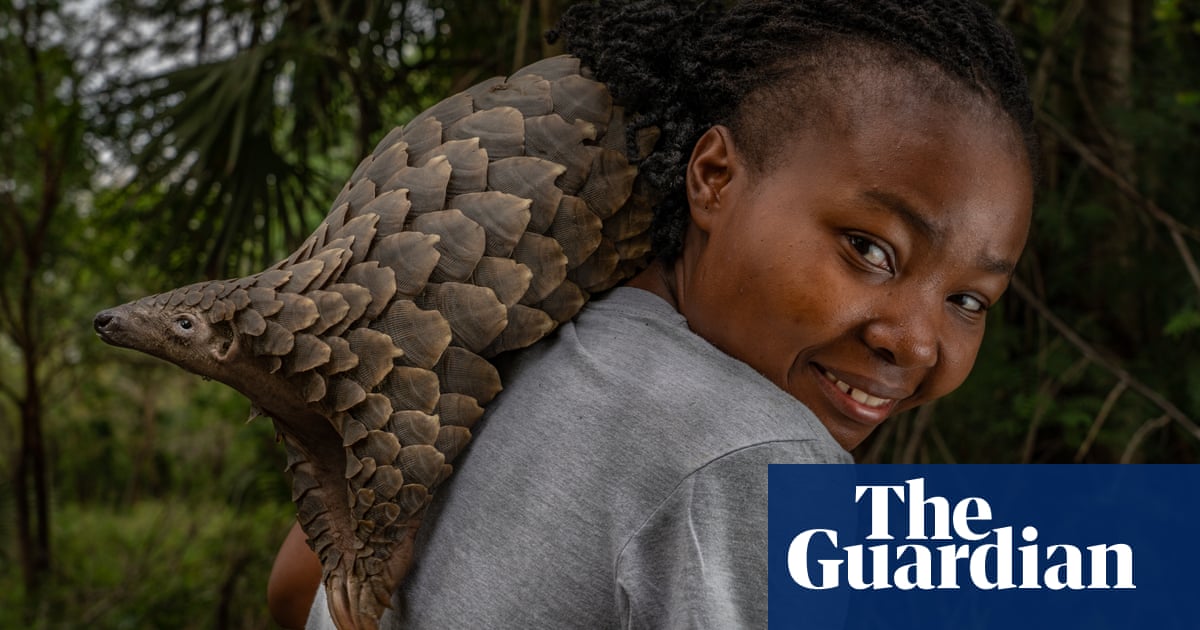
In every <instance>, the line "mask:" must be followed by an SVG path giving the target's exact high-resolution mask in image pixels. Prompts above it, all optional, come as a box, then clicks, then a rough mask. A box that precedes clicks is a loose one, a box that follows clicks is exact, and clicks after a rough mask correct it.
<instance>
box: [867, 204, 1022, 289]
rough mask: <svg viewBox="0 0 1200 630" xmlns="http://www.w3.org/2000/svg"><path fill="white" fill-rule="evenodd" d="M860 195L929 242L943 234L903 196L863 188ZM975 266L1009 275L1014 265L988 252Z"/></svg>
mask: <svg viewBox="0 0 1200 630" xmlns="http://www.w3.org/2000/svg"><path fill="white" fill-rule="evenodd" d="M862 196H863V197H865V198H867V199H868V200H870V201H872V202H874V203H875V204H876V205H878V206H880V207H881V208H882V209H883V210H885V211H888V212H891V213H892V214H894V215H896V216H897V217H900V220H901V221H903V222H904V223H905V224H907V225H908V226H909V228H911V229H912V230H913V231H915V232H918V233H920V234H921V235H922V236H924V237H925V238H926V239H927V240H928V241H929V242H930V243H937V242H939V241H940V240H942V238H943V237H944V235H945V230H944V229H943V228H941V227H939V226H937V225H936V224H934V223H933V222H931V221H930V220H929V219H927V218H925V216H924V215H922V214H921V213H920V212H919V211H917V210H916V209H915V208H913V206H912V205H911V204H909V203H908V201H907V200H905V199H904V198H903V197H901V196H899V195H896V194H893V193H890V192H887V191H884V190H865V191H863V193H862ZM975 266H976V267H978V268H979V269H981V270H983V271H984V272H986V273H989V274H995V275H1001V276H1011V275H1012V273H1013V270H1014V269H1015V268H1016V265H1015V264H1014V263H1013V262H1012V261H1009V260H1005V259H1003V258H997V257H995V256H991V255H988V254H980V255H979V257H978V258H976V259H975Z"/></svg>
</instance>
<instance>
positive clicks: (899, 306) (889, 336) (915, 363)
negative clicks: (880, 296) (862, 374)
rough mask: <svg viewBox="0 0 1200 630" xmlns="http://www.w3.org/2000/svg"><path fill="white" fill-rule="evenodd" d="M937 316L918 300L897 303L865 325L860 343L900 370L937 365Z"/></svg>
mask: <svg viewBox="0 0 1200 630" xmlns="http://www.w3.org/2000/svg"><path fill="white" fill-rule="evenodd" d="M940 317H941V312H940V311H939V310H938V309H936V308H933V307H931V306H929V305H928V304H923V303H921V301H920V300H903V301H897V303H896V304H894V305H892V307H891V308H888V309H886V310H884V311H881V312H880V313H879V315H878V316H876V317H874V318H873V319H872V320H871V321H870V322H868V323H867V325H866V327H865V328H864V330H863V341H864V342H865V343H866V344H867V346H869V347H870V348H871V350H872V351H873V352H875V353H876V354H877V355H879V356H880V357H882V358H883V359H884V360H886V361H888V362H889V363H892V364H894V365H897V366H899V367H903V368H931V367H933V366H934V365H936V364H937V362H938V354H939V348H938V346H939V342H938V332H937V322H938V320H939V319H940Z"/></svg>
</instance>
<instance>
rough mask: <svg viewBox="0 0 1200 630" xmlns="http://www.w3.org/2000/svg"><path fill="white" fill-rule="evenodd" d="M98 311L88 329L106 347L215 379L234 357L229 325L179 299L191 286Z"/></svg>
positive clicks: (238, 346) (236, 344)
mask: <svg viewBox="0 0 1200 630" xmlns="http://www.w3.org/2000/svg"><path fill="white" fill-rule="evenodd" d="M203 284H209V283H202V284H200V285H192V286H189V287H182V288H180V289H176V290H174V291H171V292H168V293H163V294H159V295H152V296H149V297H145V298H142V299H140V300H137V301H134V302H129V303H128V304H122V305H121V306H117V307H113V308H110V309H106V310H104V311H101V312H100V313H98V314H97V315H96V318H95V320H94V321H93V325H94V327H95V329H96V333H97V334H98V335H99V336H100V338H101V339H102V340H104V341H105V342H106V343H109V344H112V345H114V346H118V347H122V348H129V349H132V350H138V351H141V352H145V353H146V354H149V355H152V356H155V357H158V358H160V359H163V360H165V361H169V362H171V363H174V364H176V365H178V366H180V367H182V368H184V369H186V370H188V371H190V372H194V373H196V374H199V375H201V376H205V377H208V378H218V377H219V376H220V375H221V374H222V367H223V366H225V365H227V364H228V363H229V362H230V361H231V360H235V359H236V358H238V357H239V354H240V353H239V350H240V349H241V344H240V343H239V335H238V333H237V332H236V330H235V328H234V326H233V324H232V323H231V322H228V321H222V320H217V321H212V318H210V313H209V310H210V309H211V307H212V304H211V303H210V304H209V305H208V307H207V308H205V307H202V305H201V304H200V303H199V302H197V303H195V304H188V303H185V302H184V301H183V298H184V297H185V296H186V295H187V294H188V292H189V290H191V289H192V288H193V287H201V286H202V285H203Z"/></svg>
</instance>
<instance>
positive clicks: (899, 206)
mask: <svg viewBox="0 0 1200 630" xmlns="http://www.w3.org/2000/svg"><path fill="white" fill-rule="evenodd" d="M862 196H863V197H866V198H867V199H869V200H870V201H873V202H875V203H876V204H878V205H880V206H883V208H884V209H885V210H888V211H890V212H892V213H893V214H895V215H896V216H898V217H900V219H901V220H902V221H904V222H905V223H907V224H908V226H909V227H910V228H912V229H913V230H914V231H916V232H920V233H921V235H922V236H924V237H925V238H926V239H927V240H929V241H930V242H933V243H936V242H938V241H940V240H942V237H943V236H944V235H945V231H944V230H943V229H942V228H940V227H938V226H936V225H934V224H933V223H932V222H930V221H929V219H926V218H925V217H924V216H923V215H922V214H921V213H920V212H918V211H917V210H916V209H914V208H913V207H912V206H911V205H910V204H909V203H908V201H907V200H905V199H904V198H903V197H900V196H899V195H895V194H892V193H890V192H887V191H884V190H878V189H872V190H865V191H863V193H862Z"/></svg>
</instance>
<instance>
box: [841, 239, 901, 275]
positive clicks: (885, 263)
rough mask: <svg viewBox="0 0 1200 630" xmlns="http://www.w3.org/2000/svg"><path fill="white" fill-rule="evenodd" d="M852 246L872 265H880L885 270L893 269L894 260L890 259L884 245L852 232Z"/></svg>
mask: <svg viewBox="0 0 1200 630" xmlns="http://www.w3.org/2000/svg"><path fill="white" fill-rule="evenodd" d="M848 238H849V240H850V246H851V247H853V248H854V250H855V251H857V252H858V255H859V256H862V258H863V260H865V261H866V262H867V264H868V265H871V266H872V267H878V268H880V269H882V270H884V271H888V272H890V271H892V262H891V261H890V260H888V255H887V252H886V251H884V250H883V248H882V247H880V246H879V245H876V244H875V242H874V241H872V240H871V239H869V238H866V237H863V236H857V235H854V234H851V235H850V236H849V237H848Z"/></svg>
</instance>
